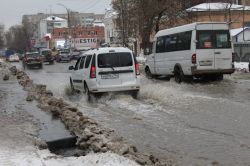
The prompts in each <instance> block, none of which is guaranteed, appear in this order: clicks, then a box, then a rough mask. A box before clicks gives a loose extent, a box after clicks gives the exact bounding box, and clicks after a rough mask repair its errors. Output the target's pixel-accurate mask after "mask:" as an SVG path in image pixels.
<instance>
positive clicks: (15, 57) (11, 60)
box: [7, 54, 19, 62]
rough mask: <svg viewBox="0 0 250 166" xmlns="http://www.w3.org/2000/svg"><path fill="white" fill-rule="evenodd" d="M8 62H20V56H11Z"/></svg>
mask: <svg viewBox="0 0 250 166" xmlns="http://www.w3.org/2000/svg"><path fill="white" fill-rule="evenodd" d="M7 61H9V62H19V57H18V54H13V55H10V56H9V57H8V58H7Z"/></svg>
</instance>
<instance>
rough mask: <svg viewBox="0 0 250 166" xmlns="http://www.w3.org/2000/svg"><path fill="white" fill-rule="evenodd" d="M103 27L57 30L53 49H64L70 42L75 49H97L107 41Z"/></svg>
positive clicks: (55, 30) (70, 45) (53, 36)
mask: <svg viewBox="0 0 250 166" xmlns="http://www.w3.org/2000/svg"><path fill="white" fill-rule="evenodd" d="M104 36H105V35H104V27H103V26H92V27H89V26H78V27H73V28H55V29H54V33H53V35H52V37H51V38H52V42H53V43H54V44H53V47H56V48H62V47H64V46H65V43H66V42H67V40H68V42H69V47H72V48H75V49H78V50H80V49H83V48H97V47H99V46H100V45H101V44H102V43H104V41H105V37H104Z"/></svg>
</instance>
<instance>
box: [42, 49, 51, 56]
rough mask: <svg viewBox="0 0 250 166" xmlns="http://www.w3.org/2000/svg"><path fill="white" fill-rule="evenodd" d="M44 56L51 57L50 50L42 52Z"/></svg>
mask: <svg viewBox="0 0 250 166" xmlns="http://www.w3.org/2000/svg"><path fill="white" fill-rule="evenodd" d="M42 55H51V51H49V50H47V51H42Z"/></svg>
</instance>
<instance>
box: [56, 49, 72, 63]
mask: <svg viewBox="0 0 250 166" xmlns="http://www.w3.org/2000/svg"><path fill="white" fill-rule="evenodd" d="M70 60H71V56H70V51H68V50H63V51H59V55H58V57H57V60H56V61H57V62H70Z"/></svg>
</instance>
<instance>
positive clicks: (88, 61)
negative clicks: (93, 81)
mask: <svg viewBox="0 0 250 166" xmlns="http://www.w3.org/2000/svg"><path fill="white" fill-rule="evenodd" d="M91 57H92V55H88V56H87V57H86V62H85V68H88V67H89V63H90V60H91Z"/></svg>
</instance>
